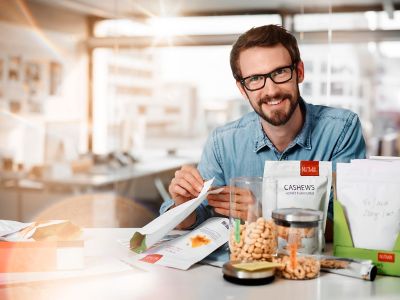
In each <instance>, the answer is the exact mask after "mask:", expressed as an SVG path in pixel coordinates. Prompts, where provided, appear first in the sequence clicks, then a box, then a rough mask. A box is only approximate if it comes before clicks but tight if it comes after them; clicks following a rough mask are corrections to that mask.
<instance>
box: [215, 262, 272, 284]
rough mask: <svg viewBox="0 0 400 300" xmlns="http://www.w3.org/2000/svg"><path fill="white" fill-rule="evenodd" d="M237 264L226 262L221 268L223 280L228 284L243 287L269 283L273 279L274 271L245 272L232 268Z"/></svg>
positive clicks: (269, 269)
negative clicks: (241, 285)
mask: <svg viewBox="0 0 400 300" xmlns="http://www.w3.org/2000/svg"><path fill="white" fill-rule="evenodd" d="M235 263H237V262H231V261H228V262H226V263H225V264H224V265H223V267H222V273H223V274H224V278H225V279H226V280H228V281H230V282H233V283H237V284H243V285H259V284H266V283H270V282H272V281H273V280H274V278H275V269H276V268H274V267H273V268H268V269H263V270H257V271H246V270H243V269H239V268H236V267H234V264H235Z"/></svg>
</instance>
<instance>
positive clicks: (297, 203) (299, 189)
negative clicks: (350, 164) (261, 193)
mask: <svg viewBox="0 0 400 300" xmlns="http://www.w3.org/2000/svg"><path fill="white" fill-rule="evenodd" d="M264 178H268V179H274V180H275V187H274V191H273V189H272V187H271V184H270V187H271V188H270V190H269V192H266V193H265V195H266V197H265V198H264V197H263V207H264V206H266V207H270V206H272V207H273V206H275V207H276V208H287V207H298V208H310V209H316V210H320V211H322V212H323V213H324V219H323V224H324V230H325V226H326V218H327V212H328V205H329V196H330V192H331V185H332V162H328V161H266V162H265V167H264Z"/></svg>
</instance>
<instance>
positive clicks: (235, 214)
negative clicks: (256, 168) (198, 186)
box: [229, 177, 277, 262]
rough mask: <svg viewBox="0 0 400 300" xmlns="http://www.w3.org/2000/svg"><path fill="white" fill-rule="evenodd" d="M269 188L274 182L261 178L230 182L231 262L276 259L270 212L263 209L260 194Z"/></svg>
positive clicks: (263, 200) (240, 178)
mask: <svg viewBox="0 0 400 300" xmlns="http://www.w3.org/2000/svg"><path fill="white" fill-rule="evenodd" d="M271 184H274V181H272V180H271V179H266V178H263V177H238V178H233V179H231V182H230V186H231V190H230V238H229V248H230V260H231V261H235V262H252V261H272V260H273V258H274V256H275V255H276V250H277V239H276V237H277V236H276V229H275V224H274V222H273V220H272V219H271V210H269V208H268V209H267V205H265V203H266V201H267V200H266V198H267V197H266V193H264V191H266V190H268V185H271ZM263 204H264V205H263ZM268 207H270V206H268Z"/></svg>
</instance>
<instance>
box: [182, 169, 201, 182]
mask: <svg viewBox="0 0 400 300" xmlns="http://www.w3.org/2000/svg"><path fill="white" fill-rule="evenodd" d="M182 170H184V171H188V172H189V173H191V174H192V175H193V177H195V178H196V180H197V181H198V182H199V183H201V185H203V183H204V179H203V177H201V175H200V172H199V170H197V168H195V167H193V166H190V165H184V166H182Z"/></svg>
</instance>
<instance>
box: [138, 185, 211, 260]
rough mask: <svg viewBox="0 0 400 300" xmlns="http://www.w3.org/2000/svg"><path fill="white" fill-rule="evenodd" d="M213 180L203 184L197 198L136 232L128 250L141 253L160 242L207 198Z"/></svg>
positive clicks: (171, 210) (169, 211)
mask: <svg viewBox="0 0 400 300" xmlns="http://www.w3.org/2000/svg"><path fill="white" fill-rule="evenodd" d="M213 181H214V178H213V179H210V180H208V181H206V182H205V183H204V186H203V189H202V190H201V192H200V194H199V196H198V197H197V198H194V199H192V200H190V201H187V202H185V203H183V204H181V205H179V206H177V207H174V208H173V209H170V210H168V211H167V212H165V213H164V214H162V215H161V216H159V217H158V218H156V219H154V220H153V221H151V222H150V223H149V224H147V225H146V226H144V227H143V228H141V229H139V230H138V231H136V232H135V233H134V234H133V236H132V238H131V241H130V248H131V250H133V251H134V252H136V253H142V252H144V251H146V250H147V249H149V248H150V247H151V246H153V245H154V244H155V243H156V242H158V241H159V240H161V239H162V238H163V237H164V236H165V235H166V234H167V233H168V232H170V231H171V230H172V229H174V228H175V227H176V226H177V225H178V224H179V223H181V222H182V221H183V220H185V219H186V218H187V217H188V216H189V215H190V214H191V213H192V212H193V211H194V210H195V209H196V208H197V207H198V206H199V205H200V204H201V203H202V202H203V201H204V200H205V199H206V197H207V195H208V193H207V192H208V190H209V189H210V187H211V185H212V183H213Z"/></svg>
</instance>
